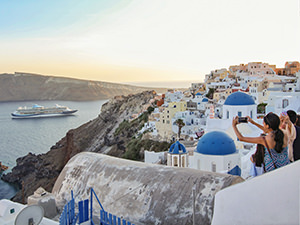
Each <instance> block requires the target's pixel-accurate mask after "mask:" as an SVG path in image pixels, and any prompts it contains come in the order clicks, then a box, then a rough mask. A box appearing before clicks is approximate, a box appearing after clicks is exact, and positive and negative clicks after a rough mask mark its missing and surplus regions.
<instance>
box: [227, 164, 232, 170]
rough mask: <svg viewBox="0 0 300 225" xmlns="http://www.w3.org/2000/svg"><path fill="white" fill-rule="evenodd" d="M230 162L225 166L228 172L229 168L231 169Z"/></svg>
mask: <svg viewBox="0 0 300 225" xmlns="http://www.w3.org/2000/svg"><path fill="white" fill-rule="evenodd" d="M230 164H231V162H229V163H228V164H227V169H228V171H229V170H230V167H231V165H230Z"/></svg>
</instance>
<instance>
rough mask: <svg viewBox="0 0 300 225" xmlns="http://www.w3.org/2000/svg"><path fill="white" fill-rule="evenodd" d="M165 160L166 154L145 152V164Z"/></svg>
mask: <svg viewBox="0 0 300 225" xmlns="http://www.w3.org/2000/svg"><path fill="white" fill-rule="evenodd" d="M164 159H165V152H152V151H147V150H145V151H144V161H145V163H157V162H158V161H160V160H164Z"/></svg>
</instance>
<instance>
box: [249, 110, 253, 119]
mask: <svg viewBox="0 0 300 225" xmlns="http://www.w3.org/2000/svg"><path fill="white" fill-rule="evenodd" d="M250 117H251V118H253V112H252V110H251V111H250Z"/></svg>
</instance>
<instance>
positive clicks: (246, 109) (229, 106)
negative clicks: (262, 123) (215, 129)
mask: <svg viewBox="0 0 300 225" xmlns="http://www.w3.org/2000/svg"><path fill="white" fill-rule="evenodd" d="M256 110H257V106H256V104H255V101H254V99H253V97H252V96H250V95H248V94H246V93H244V92H240V91H237V92H234V93H232V94H231V95H229V96H228V97H227V99H226V100H225V103H224V105H223V119H232V118H233V117H235V116H240V117H245V116H250V117H251V118H256V117H257V113H256Z"/></svg>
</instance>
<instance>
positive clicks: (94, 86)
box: [0, 72, 166, 101]
mask: <svg viewBox="0 0 300 225" xmlns="http://www.w3.org/2000/svg"><path fill="white" fill-rule="evenodd" d="M150 89H151V90H152V89H153V88H144V87H136V86H131V85H122V84H116V83H108V82H100V81H88V80H79V79H71V78H64V77H54V76H42V75H36V74H29V73H19V72H16V73H15V74H0V101H25V100H66V101H89V100H99V99H110V98H112V97H114V96H117V95H128V94H133V93H139V92H142V91H145V90H150ZM155 90H156V91H157V92H165V91H166V89H163V88H157V89H155Z"/></svg>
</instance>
